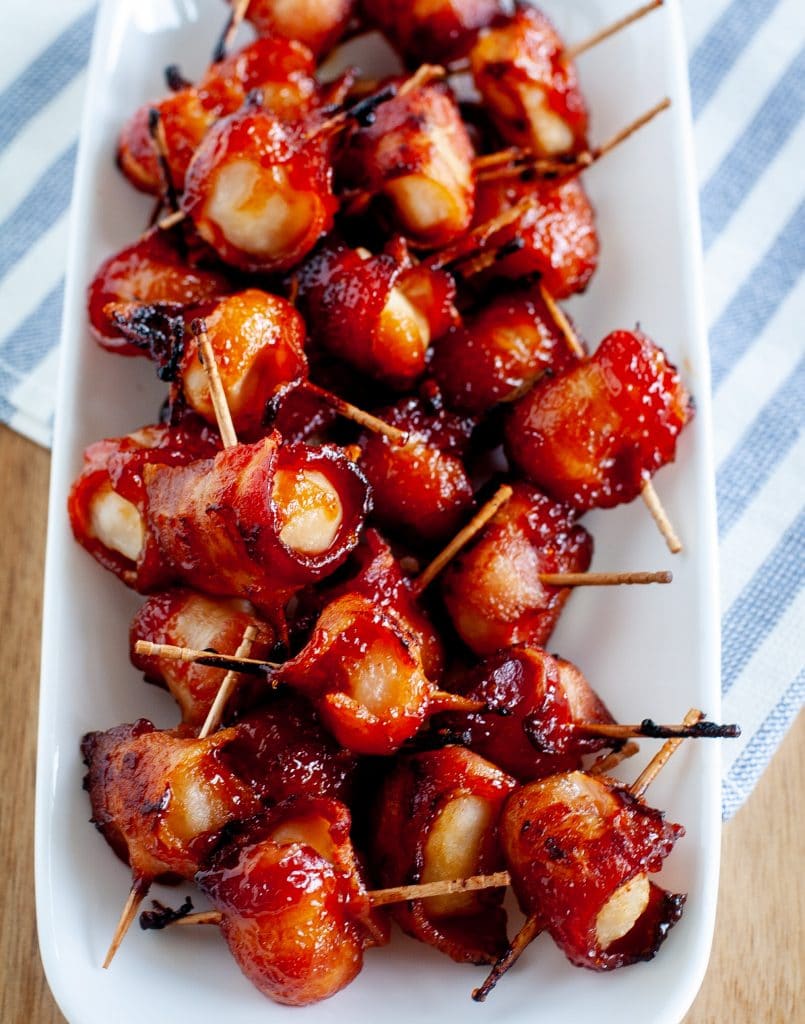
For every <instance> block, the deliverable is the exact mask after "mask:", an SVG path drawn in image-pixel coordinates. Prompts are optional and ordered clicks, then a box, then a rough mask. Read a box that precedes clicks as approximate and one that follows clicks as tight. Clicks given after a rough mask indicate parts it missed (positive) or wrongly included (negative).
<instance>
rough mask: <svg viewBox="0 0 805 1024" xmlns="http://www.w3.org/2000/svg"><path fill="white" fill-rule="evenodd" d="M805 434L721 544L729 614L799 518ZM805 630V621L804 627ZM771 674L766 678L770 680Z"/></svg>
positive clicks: (723, 587) (723, 602)
mask: <svg viewBox="0 0 805 1024" xmlns="http://www.w3.org/2000/svg"><path fill="white" fill-rule="evenodd" d="M803 481H805V434H803V435H802V436H801V437H800V438H799V439H798V441H797V442H796V443H795V445H794V447H793V448H792V449H791V450H790V451H789V452H788V454H787V455H786V457H785V458H784V459H783V460H782V461H781V462H780V463H779V465H778V466H777V467H776V469H775V470H774V472H773V473H772V475H771V476H770V477H769V479H768V480H767V481H766V483H765V485H764V486H763V488H762V489H761V490H760V491H759V492H758V493H757V494H756V495H755V498H754V500H753V501H752V503H751V504H750V505H749V507H748V508H747V509H746V511H745V512H744V514H743V515H742V516H741V518H740V519H739V520H738V522H737V523H736V524H735V526H733V528H732V529H731V530H730V532H729V534H728V535H727V537H726V539H725V540H724V541H722V543H721V550H720V556H721V607H722V608H723V609H724V611H725V612H726V611H727V610H728V609H729V607H730V605H731V604H732V603H733V601H734V600H735V599H736V598H737V597H738V595H739V594H740V593H741V591H742V590H743V589H744V587H745V586H746V585H747V584H748V583H749V581H750V580H751V579H752V577H753V576H754V575H755V573H756V572H757V570H758V569H759V568H760V566H761V565H762V564H763V562H764V561H765V560H766V559H767V558H768V557H769V555H770V554H771V552H772V551H773V550H774V548H775V546H776V545H777V544H778V543H779V540H780V537H782V536H783V534H784V533H785V531H786V530H787V529H788V528H789V527H790V526H791V524H792V522H793V521H794V520H795V519H796V517H797V516H798V515H799V511H800V507H801V505H802V497H803V491H802V484H803ZM802 626H803V629H805V622H804V623H803V624H802ZM769 675H770V673H769V672H768V671H767V672H766V675H765V678H766V679H767V678H768V677H769Z"/></svg>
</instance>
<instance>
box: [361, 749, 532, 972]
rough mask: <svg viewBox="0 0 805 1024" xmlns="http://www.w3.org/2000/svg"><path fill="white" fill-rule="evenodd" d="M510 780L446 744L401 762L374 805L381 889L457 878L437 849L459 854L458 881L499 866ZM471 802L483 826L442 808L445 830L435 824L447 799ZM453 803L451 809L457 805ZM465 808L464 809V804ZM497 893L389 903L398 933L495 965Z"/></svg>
mask: <svg viewBox="0 0 805 1024" xmlns="http://www.w3.org/2000/svg"><path fill="white" fill-rule="evenodd" d="M514 788H515V781H514V779H512V778H510V777H509V776H508V775H505V774H504V773H503V772H502V771H501V770H500V769H499V768H496V767H495V766H494V765H493V764H490V763H489V762H488V761H485V760H484V759H483V758H482V757H479V756H478V754H474V753H472V752H471V751H469V750H465V749H464V748H463V747H444V748H442V749H441V750H431V751H427V752H425V753H420V754H414V755H409V756H407V757H404V758H400V760H399V761H398V762H397V766H396V767H395V769H394V771H393V772H392V774H391V775H390V776H389V778H388V779H387V780H386V782H385V784H384V787H383V789H382V791H381V793H380V798H379V801H378V817H377V821H376V827H375V830H374V836H375V840H374V849H373V864H374V866H375V868H376V870H377V872H378V875H379V878H380V880H381V882H382V884H383V885H384V886H389V887H390V886H397V885H410V884H415V883H418V882H423V881H437V880H442V879H445V878H448V877H449V878H453V877H456V876H455V875H454V874H453V873H450V874H446V873H445V871H444V870H442V869H444V868H445V867H447V868H449V867H451V866H452V862H451V858H450V857H449V855H448V857H447V858H445V857H444V855H443V853H442V851H443V850H444V849H445V847H452V848H453V850H454V855H455V852H457V851H461V850H463V851H464V855H463V856H461V854H459V855H458V859H457V860H456V861H455V864H456V867H458V866H459V864H460V870H459V874H458V877H469V876H470V875H475V874H488V873H491V872H493V871H499V870H501V869H502V867H503V862H502V859H501V856H500V852H499V848H498V840H497V822H498V818H499V816H500V812H501V809H502V806H503V802H504V800H505V799H506V797H507V795H508V794H509V793H510V792H511V791H512V790H513V789H514ZM466 798H475V799H474V800H473V801H472V802H473V803H474V805H475V807H476V808H478V807H483V808H484V809H483V814H484V818H485V820H484V822H483V827H482V828H480V829H477V830H473V829H470V830H469V831H468V830H467V827H466V824H465V822H466V819H465V822H462V820H461V815H460V813H459V814H452V815H451V812H450V811H448V817H447V818H443V819H442V827H443V829H444V831H443V832H442V834H441V835H438V836H436V837H435V838H434V842H433V843H432V844H430V845H429V843H428V840H429V838H430V837H431V836H432V835H433V834H434V826H436V825H437V823H438V822H439V819H440V817H442V815H443V813H444V812H445V810H446V809H447V808H448V807H449V806H450V804H451V803H452V802H453V801H456V800H462V799H464V800H466ZM460 806H461V805H460V804H457V805H456V804H454V805H453V808H452V809H451V810H455V808H456V807H460ZM465 806H466V804H465ZM503 896H504V890H503V889H485V890H479V891H477V892H471V893H466V894H462V895H459V896H452V897H448V898H445V897H439V898H437V899H434V898H430V899H425V900H411V901H409V902H408V903H398V904H394V905H393V908H392V914H393V915H394V917H395V919H396V920H397V922H398V924H399V925H400V927H401V928H402V929H403V931H405V932H407V933H408V934H409V935H413V936H414V938H417V939H419V940H420V941H422V942H426V943H428V945H431V946H435V947H436V949H439V950H441V951H442V952H443V953H446V954H447V955H448V956H450V957H452V958H453V960H457V961H458V962H459V963H462V962H464V963H474V964H479V963H493V962H494V961H495V960H496V959H497V957H498V956H500V954H501V953H502V952H503V951H504V950H505V948H506V945H507V940H506V911H505V910H504V909H503V906H502V904H503Z"/></svg>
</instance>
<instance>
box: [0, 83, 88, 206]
mask: <svg viewBox="0 0 805 1024" xmlns="http://www.w3.org/2000/svg"><path fill="white" fill-rule="evenodd" d="M85 84H86V74H83V73H82V74H81V75H79V76H78V77H77V78H76V79H75V80H74V81H73V82H72V83H71V84H70V85H69V86H68V87H67V88H66V89H64V90H63V91H62V92H60V93H59V94H58V96H56V97H55V98H54V99H53V101H52V102H51V103H49V104H48V105H47V106H46V107H45V108H44V109H43V110H42V111H41V113H39V114H38V115H37V116H36V117H34V118H32V119H31V120H30V121H29V122H28V123H27V124H26V126H25V128H23V130H22V131H21V132H20V133H19V135H18V136H17V137H16V138H15V139H14V141H13V142H12V143H11V145H10V146H9V147H8V149H6V150H4V151H3V153H2V154H0V181H2V182H3V188H2V190H0V222H2V221H4V220H5V219H6V217H8V215H9V214H11V213H13V212H14V210H15V208H16V207H17V206H19V204H20V203H21V202H22V200H23V199H24V198H25V196H26V194H27V193H28V191H29V190H30V188H31V186H32V185H33V184H34V182H35V181H36V180H37V178H39V177H40V175H42V174H43V173H44V171H45V170H46V169H47V168H48V167H50V165H51V164H52V163H53V161H54V160H56V159H57V157H59V156H61V154H62V153H63V152H64V151H65V150H66V149H68V148H69V146H70V145H71V144H72V143H73V142H74V141H75V139H76V137H77V134H78V131H77V125H78V121H79V118H80V114H81V104H82V100H83V98H84V86H85Z"/></svg>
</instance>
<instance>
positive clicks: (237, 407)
mask: <svg viewBox="0 0 805 1024" xmlns="http://www.w3.org/2000/svg"><path fill="white" fill-rule="evenodd" d="M107 309H109V307H107ZM112 316H113V319H114V322H115V323H116V325H117V326H118V328H119V329H120V331H121V332H122V333H123V334H124V335H125V336H126V337H127V338H128V339H129V340H130V341H131V343H132V344H134V345H137V346H140V347H141V348H142V350H143V351H144V352H147V353H148V354H149V355H150V356H151V358H152V359H154V360H155V362H156V363H157V364H158V366H159V367H160V376H162V377H163V379H176V380H178V382H179V383H180V385H181V391H182V395H183V396H184V399H185V402H186V403H187V405H188V406H189V407H190V408H191V409H192V410H193V411H194V412H197V413H198V414H199V415H200V416H202V417H203V418H204V419H205V420H207V422H208V423H215V422H216V418H215V410H214V408H213V404H212V399H211V397H210V387H209V381H208V378H207V372H206V370H205V368H204V366H203V364H202V362H201V359H200V358H199V349H198V338H197V337H196V335H195V334H194V333H193V331H192V324H193V321H194V320H197V319H198V320H199V321H200V322H203V323H204V325H205V327H206V329H207V337H208V338H209V340H210V345H211V346H212V351H213V355H214V356H215V362H216V365H217V367H218V375H219V377H220V378H221V384H222V385H223V389H224V394H225V396H226V400H227V405H228V407H229V411H230V414H231V416H232V422H233V424H234V427H235V431H236V433H237V435H238V437H240V438H242V439H244V440H249V439H251V438H255V437H258V436H260V435H262V434H263V433H264V432H265V431H264V430H263V423H264V420H265V416H266V405H267V404H268V402H269V401H270V400H271V398H272V397H273V396H274V394H275V393H276V391H277V390H278V389H279V388H280V387H282V385H284V384H287V383H290V382H292V381H296V380H300V379H303V378H305V377H306V376H307V371H308V364H307V358H306V357H305V349H304V345H305V334H306V330H305V323H304V320H303V319H302V317H301V316H300V315H299V313H297V311H296V310H295V309H294V307H293V306H292V305H291V303H290V302H287V301H286V300H285V299H282V298H280V297H279V296H277V295H271V294H269V293H268V292H264V291H261V290H260V289H257V288H248V289H246V290H245V291H242V292H236V293H234V294H232V295H228V296H226V297H224V298H222V299H215V300H211V301H208V302H203V303H201V304H197V305H192V306H188V307H185V308H177V307H176V306H165V305H159V304H157V305H147V306H140V305H137V304H122V305H119V306H117V307H115V309H114V312H113V313H112Z"/></svg>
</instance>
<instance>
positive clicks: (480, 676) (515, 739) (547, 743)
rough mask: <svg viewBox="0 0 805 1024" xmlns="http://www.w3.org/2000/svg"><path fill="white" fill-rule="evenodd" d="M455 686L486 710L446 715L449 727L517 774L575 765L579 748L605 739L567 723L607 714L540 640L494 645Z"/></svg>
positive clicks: (538, 774) (533, 775) (603, 718)
mask: <svg viewBox="0 0 805 1024" xmlns="http://www.w3.org/2000/svg"><path fill="white" fill-rule="evenodd" d="M456 688H457V689H458V690H459V691H460V692H461V693H462V694H464V696H465V697H471V698H474V699H476V700H480V701H484V702H485V703H486V704H488V706H489V708H490V709H491V710H490V711H488V712H487V711H473V712H466V713H460V712H453V713H451V714H449V715H445V716H444V719H443V722H444V725H445V727H446V729H447V732H448V734H449V735H451V736H456V737H457V738H460V739H461V742H462V743H463V744H464V745H465V746H467V747H469V748H470V749H471V750H474V751H475V752H476V753H477V754H480V755H481V756H482V757H485V758H487V759H488V760H489V761H492V763H493V764H496V765H498V767H500V768H501V769H503V771H506V772H509V774H511V775H513V776H514V777H515V778H516V779H518V780H520V781H524V782H528V781H531V780H532V779H539V778H543V777H545V776H546V775H553V774H555V773H556V772H563V771H572V770H574V769H576V768H580V767H581V759H582V757H583V756H584V755H585V754H590V753H593V752H595V751H597V750H600V749H601V748H602V747H606V746H609V745H610V743H609V742H608V741H607V740H605V739H603V738H601V737H598V736H590V735H588V734H585V733H584V732H582V731H580V730H578V729H576V728H574V726H575V724H576V723H578V722H606V723H611V722H614V719H613V717H612V715H611V714H610V713H609V711H608V710H607V708H606V707H605V705H604V703H603V702H602V701H601V699H600V697H599V696H598V695H597V694H596V693H595V691H594V690H593V689H592V687H591V686H590V684H589V683H588V682H587V680H586V679H585V678H584V676H583V675H582V673H581V672H580V671H579V670H578V668H576V666H575V665H572V664H571V663H570V662H569V661H565V660H564V659H562V658H558V657H551V655H550V654H548V653H547V652H546V651H543V650H542V649H541V648H539V647H529V646H527V645H516V646H514V647H510V648H508V649H507V650H503V651H500V652H499V653H497V654H494V655H493V656H492V657H491V658H487V659H486V661H484V662H482V663H481V664H480V665H478V666H476V667H475V668H474V669H472V670H471V671H470V672H468V673H467V675H466V676H464V677H463V678H461V679H460V680H459V681H458V682H457V684H456ZM501 710H504V711H505V712H506V713H505V715H501Z"/></svg>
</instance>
